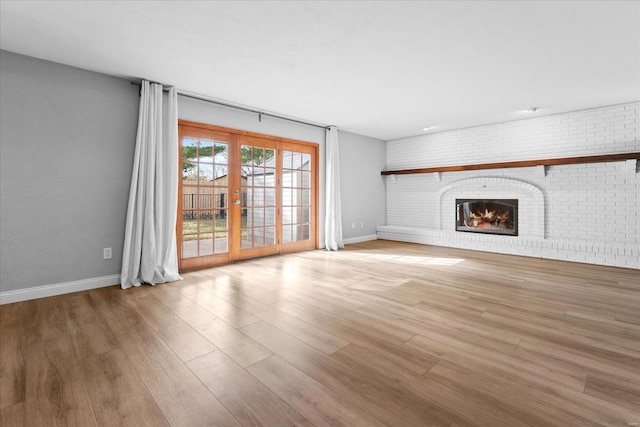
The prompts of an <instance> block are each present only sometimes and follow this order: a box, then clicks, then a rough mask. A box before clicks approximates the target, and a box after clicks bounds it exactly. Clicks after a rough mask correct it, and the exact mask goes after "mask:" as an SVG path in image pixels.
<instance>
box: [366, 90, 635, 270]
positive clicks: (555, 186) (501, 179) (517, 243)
mask: <svg viewBox="0 0 640 427" xmlns="http://www.w3.org/2000/svg"><path fill="white" fill-rule="evenodd" d="M639 115H640V102H633V103H628V104H621V105H614V106H609V107H602V108H595V109H591V110H585V111H577V112H571V113H566V114H558V115H554V116H547V117H539V118H532V119H528V120H520V121H515V122H509V123H501V124H495V125H487V126H480V127H475V128H468V129H461V130H455V131H450V132H441V133H436V134H428V135H420V136H416V137H411V138H404V139H400V140H393V141H389V142H387V165H386V169H387V170H393V169H410V168H422V167H434V166H446V165H461V164H477V163H492V162H502V161H517V160H530V159H543V158H554V157H573V156H588V155H598V154H611V153H619V152H638V151H640V118H639ZM633 166H634V165H633V163H628V162H624V161H622V162H608V163H591V164H576V165H563V166H551V167H547V168H546V171H545V170H543V169H542V168H541V167H533V168H511V169H493V170H481V171H463V172H444V173H441V174H440V175H439V176H437V175H436V174H414V175H397V176H395V178H394V179H395V182H392V179H390V178H389V177H387V178H388V179H387V186H386V189H387V193H386V194H387V197H386V209H387V212H386V215H387V226H384V227H380V228H379V230H378V236H379V237H381V238H395V239H400V240H409V241H416V240H419V241H420V242H419V243H430V244H438V245H443V246H452V247H468V248H475V249H483V250H489V251H495V252H502V253H512V254H520V255H528V256H536V257H544V258H553V259H566V260H572V261H579V262H588V263H596V264H604V265H614V266H623V267H631V268H640V261H639V259H638V258H639V256H638V252H639V250H638V248H639V246H640V213H639V212H640V173H637V168H638V166H637V165H636V166H635V167H633ZM545 172H546V174H545ZM489 178H495V179H496V180H494V184H495V185H493V186H492V187H490V186H487V187H482V188H481V187H478V186H477V185H473V183H475V184H479V183H486V182H488V181H487V179H489ZM463 180H470V181H463ZM458 182H460V183H464V184H465V185H456V183H458ZM518 182H522V183H526V184H528V185H530V186H532V187H533V188H537V189H539V191H540V192H541V194H542V197H543V200H544V201H543V203H544V206H543V207H542V211H543V213H542V214H539V213H537V214H535V215H534V214H533V213H532V214H531V215H530V218H527V211H528V210H530V209H538V208H536V205H535V204H533V203H534V199H535V198H534V197H533V196H532V192H531V191H525V190H524V188H523V187H518V185H517V183H518ZM474 191H475V192H476V194H478V195H480V196H482V195H483V194H484V195H486V194H493V195H492V196H491V197H498V196H499V197H500V198H518V199H519V200H520V218H519V227H520V231H521V232H520V236H518V237H515V238H514V237H501V236H487V235H473V234H471V235H470V234H469V233H457V232H455V231H454V226H453V224H454V221H453V215H454V212H455V210H454V205H453V204H452V203H453V202H452V200H454V199H455V198H456V197H458V198H461V197H477V196H473V195H472V193H470V192H474ZM534 192H535V191H534ZM481 193H483V194H481ZM449 205H451V206H449ZM449 212H450V213H449ZM536 212H539V210H538V211H536ZM449 215H450V217H449ZM541 215H542V218H540V216H541ZM527 221H530V222H527ZM540 228H543V229H542V230H541V229H540ZM391 230H395V231H391Z"/></svg>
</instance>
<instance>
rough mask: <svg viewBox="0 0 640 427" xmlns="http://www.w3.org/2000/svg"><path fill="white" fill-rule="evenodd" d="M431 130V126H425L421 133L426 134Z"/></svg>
mask: <svg viewBox="0 0 640 427" xmlns="http://www.w3.org/2000/svg"><path fill="white" fill-rule="evenodd" d="M431 129H433V126H425V127H423V128H422V131H423V132H427V131H430V130H431Z"/></svg>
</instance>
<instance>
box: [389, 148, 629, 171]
mask: <svg viewBox="0 0 640 427" xmlns="http://www.w3.org/2000/svg"><path fill="white" fill-rule="evenodd" d="M622 160H640V152H638V153H619V154H603V155H599V156H581V157H561V158H555V159H539V160H520V161H515V162H499V163H481V164H475V165H457V166H439V167H432V168H419V169H398V170H389V171H382V172H380V174H381V175H404V174H411V173H432V172H459V171H473V170H481V169H504V168H528V167H534V166H557V165H573V164H578V163H603V162H619V161H622Z"/></svg>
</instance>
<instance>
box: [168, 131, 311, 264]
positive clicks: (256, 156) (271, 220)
mask: <svg viewBox="0 0 640 427" xmlns="http://www.w3.org/2000/svg"><path fill="white" fill-rule="evenodd" d="M179 141H180V154H181V159H182V162H181V165H180V174H181V177H182V179H181V180H180V189H179V202H178V210H179V212H178V224H177V234H178V239H177V240H178V255H179V261H180V269H181V270H187V269H193V268H198V267H205V266H211V265H217V264H224V263H228V262H231V261H235V260H241V259H247V258H254V257H260V256H266V255H273V254H279V253H285V252H293V251H301V250H307V249H314V248H316V242H317V150H318V148H317V145H315V144H310V143H304V142H300V141H293V140H286V139H283V138H276V137H271V136H267V135H259V134H254V133H249V132H243V131H235V130H232V129H226V128H220V127H216V126H210V125H202V124H198V123H192V122H186V121H180V125H179Z"/></svg>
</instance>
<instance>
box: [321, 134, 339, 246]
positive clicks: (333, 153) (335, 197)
mask: <svg viewBox="0 0 640 427" xmlns="http://www.w3.org/2000/svg"><path fill="white" fill-rule="evenodd" d="M326 152H327V159H326V167H327V169H326V194H325V195H326V200H325V207H326V210H325V220H324V221H325V222H324V244H325V248H326V249H327V250H328V251H337V250H338V249H342V248H344V243H343V241H342V212H341V202H340V162H339V155H338V153H339V144H338V129H337V128H336V127H335V126H331V127H329V128H327V131H326Z"/></svg>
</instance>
